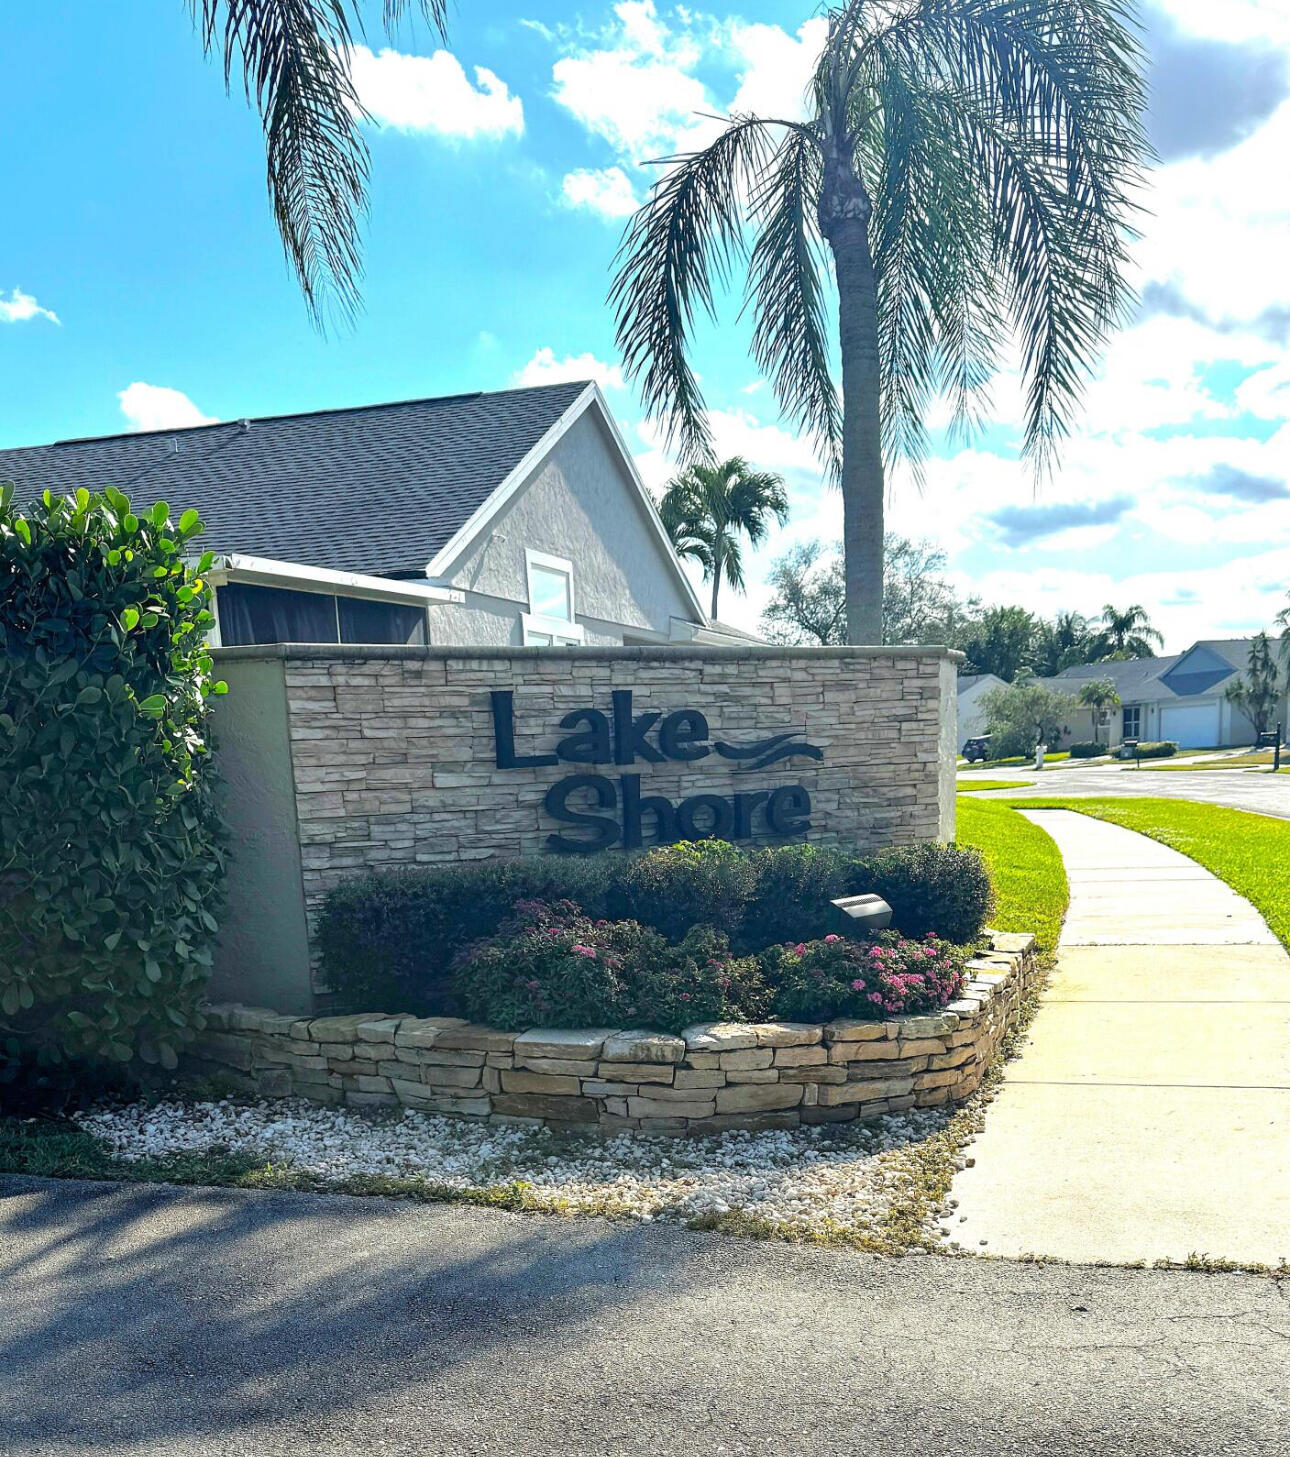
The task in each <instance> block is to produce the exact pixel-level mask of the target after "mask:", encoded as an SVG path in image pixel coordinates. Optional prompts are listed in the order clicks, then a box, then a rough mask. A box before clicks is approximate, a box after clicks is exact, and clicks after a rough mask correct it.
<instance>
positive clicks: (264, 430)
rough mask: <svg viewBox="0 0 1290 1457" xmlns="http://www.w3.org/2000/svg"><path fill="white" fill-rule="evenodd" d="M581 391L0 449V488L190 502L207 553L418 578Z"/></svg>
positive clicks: (546, 390) (532, 392)
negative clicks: (6, 484)
mask: <svg viewBox="0 0 1290 1457" xmlns="http://www.w3.org/2000/svg"><path fill="white" fill-rule="evenodd" d="M585 389H586V384H585V383H572V384H555V385H543V386H540V387H538V388H535V389H520V390H502V391H500V392H498V393H496V394H473V395H455V396H450V397H447V398H443V399H433V400H409V401H406V402H404V403H400V404H390V405H369V406H364V407H360V408H356V409H349V410H324V411H320V412H318V413H316V414H308V415H277V416H272V417H269V418H265V419H258V420H251V421H250V422H249V424H248V425H243V423H242V422H240V421H230V422H228V423H226V424H220V425H204V426H201V427H199V428H197V429H192V430H165V431H156V432H150V433H147V434H135V435H114V436H108V437H106V438H103V439H97V440H68V441H60V442H59V443H57V444H55V445H40V446H34V447H31V448H28V449H23V450H0V481H3V480H11V481H13V482H14V484H15V485H16V486H17V487H18V490H19V493H20V494H21V495H22V496H23V497H24V498H25V499H28V500H34V499H35V498H36V497H38V496H39V495H40V493H41V492H42V491H44V490H46V489H48V490H50V491H53V492H54V493H55V494H56V495H65V494H67V493H68V492H69V491H74V490H76V489H77V487H79V486H84V487H86V488H87V489H88V490H91V491H101V490H102V489H103V488H104V487H105V486H109V485H111V486H116V487H117V488H118V489H119V490H122V491H124V492H125V494H126V495H127V496H129V497H130V498H131V500H132V501H133V502H134V503H135V504H136V505H151V504H152V502H154V501H158V500H164V501H168V502H169V503H170V505H171V507H172V508H174V509H176V510H179V511H182V510H187V508H188V507H190V506H196V507H197V509H198V510H199V511H200V512H201V513H202V519H203V520H204V521H205V523H206V535H205V536H204V537H203V538H202V544H203V546H204V547H206V548H207V549H209V550H211V551H215V552H221V553H229V552H241V553H244V554H246V555H248V556H261V557H272V558H276V559H278V560H281V561H293V562H302V563H305V564H307V565H309V566H315V567H330V568H333V569H336V570H339V571H350V572H368V573H372V574H374V575H378V576H398V575H417V576H419V575H421V574H422V573H423V572H424V571H425V567H426V563H427V562H428V561H430V559H431V558H432V557H433V556H434V555H435V553H436V552H437V551H438V550H439V549H440V548H441V547H442V546H444V545H445V544H446V543H447V542H448V541H449V540H450V539H451V537H452V536H453V534H454V533H455V532H456V531H457V530H458V529H459V528H460V527H461V526H462V525H463V524H464V523H465V522H466V521H467V520H468V519H469V517H470V516H471V515H472V514H473V513H474V512H475V511H476V510H477V509H478V508H479V507H480V506H481V505H482V504H483V503H484V502H485V501H486V500H487V499H488V497H489V496H490V495H491V494H492V493H493V491H495V490H496V489H497V487H498V486H499V485H501V483H502V482H503V481H504V480H505V479H506V477H507V476H508V475H509V474H510V472H511V470H512V469H513V468H514V467H515V466H516V465H518V464H519V462H520V461H521V460H522V459H523V458H524V456H525V455H526V454H527V453H528V452H529V451H530V450H531V449H532V448H533V446H535V445H536V444H537V443H538V441H539V440H541V439H542V437H543V436H544V435H545V434H546V432H547V431H548V430H550V429H551V427H552V426H553V425H555V424H556V422H557V421H558V420H559V419H560V417H561V416H562V415H563V414H564V412H565V411H566V410H567V409H568V408H569V406H570V405H572V404H573V402H574V401H575V400H576V399H577V398H578V397H579V395H581V394H582V392H583V390H585Z"/></svg>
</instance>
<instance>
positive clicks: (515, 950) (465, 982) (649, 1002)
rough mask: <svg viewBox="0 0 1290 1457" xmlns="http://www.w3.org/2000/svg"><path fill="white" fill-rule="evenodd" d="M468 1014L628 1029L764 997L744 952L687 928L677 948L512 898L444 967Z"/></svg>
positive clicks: (620, 926) (724, 1013)
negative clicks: (495, 924) (484, 935)
mask: <svg viewBox="0 0 1290 1457" xmlns="http://www.w3.org/2000/svg"><path fill="white" fill-rule="evenodd" d="M453 974H454V977H455V980H456V983H457V988H458V995H459V999H460V1001H461V1003H462V1005H463V1007H464V1008H465V1010H466V1013H467V1015H468V1016H470V1017H472V1018H474V1019H475V1020H477V1021H481V1022H491V1023H493V1024H495V1025H497V1026H502V1027H553V1026H564V1027H570V1026H573V1027H576V1026H591V1027H595V1026H620V1027H621V1026H631V1025H637V1026H642V1027H650V1028H657V1029H659V1030H660V1031H664V1032H678V1031H680V1030H681V1028H683V1027H687V1026H689V1025H690V1024H691V1023H693V1022H714V1021H722V1020H726V1019H728V1018H748V1017H756V1016H759V1015H760V1014H761V1013H762V1012H763V1011H764V1010H765V1007H766V1005H767V1003H768V997H767V994H766V991H765V987H764V985H763V982H762V979H761V970H760V967H759V966H758V964H757V962H756V960H755V959H754V958H752V957H748V958H744V959H742V960H741V959H739V958H736V957H732V956H731V954H730V947H729V945H728V943H727V941H726V938H725V937H724V936H723V935H721V934H720V933H719V932H717V931H714V930H713V929H712V928H711V927H707V926H703V927H696V928H695V929H694V930H692V931H690V932H689V934H688V935H686V936H685V938H684V939H683V940H682V941H681V943H680V944H679V945H677V946H671V945H669V944H668V942H667V941H666V940H665V939H664V938H663V937H662V936H660V935H659V933H658V932H657V931H654V930H651V929H650V928H649V927H646V926H642V925H641V924H640V923H639V922H637V921H592V920H590V919H589V918H588V917H586V916H585V915H583V914H582V912H581V911H580V910H579V908H578V907H577V906H576V905H574V904H573V903H572V902H571V901H562V902H558V903H556V904H555V905H548V904H547V903H545V902H542V901H521V902H520V903H519V905H517V906H516V907H515V914H514V915H513V916H511V917H510V918H508V919H507V920H506V921H505V922H504V923H503V924H502V926H501V927H500V929H499V930H498V933H497V935H496V936H493V937H490V938H489V939H487V940H484V941H480V942H477V943H476V944H475V945H473V946H470V947H467V948H466V949H465V950H464V951H462V952H461V953H460V954H459V955H458V957H457V959H456V961H455V963H454V967H453Z"/></svg>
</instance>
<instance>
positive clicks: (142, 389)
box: [117, 380, 216, 430]
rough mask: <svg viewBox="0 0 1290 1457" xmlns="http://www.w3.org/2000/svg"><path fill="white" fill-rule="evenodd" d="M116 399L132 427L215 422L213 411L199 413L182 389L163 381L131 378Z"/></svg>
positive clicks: (179, 426)
mask: <svg viewBox="0 0 1290 1457" xmlns="http://www.w3.org/2000/svg"><path fill="white" fill-rule="evenodd" d="M117 399H118V400H119V401H120V403H121V413H122V414H123V415H124V416H125V418H126V419H127V420H128V421H129V422H130V428H131V429H132V430H188V429H191V428H192V426H194V425H214V424H215V423H216V420H215V417H214V416H213V415H203V414H202V412H201V411H200V410H199V409H198V408H197V406H196V405H194V404H193V402H192V401H191V400H190V399H189V398H188V396H187V395H186V394H184V392H183V391H182V390H172V389H170V388H169V387H168V386H166V385H158V384H144V382H143V381H142V380H135V382H134V383H133V384H132V385H129V386H128V387H127V388H125V389H123V390H122V391H121V392H120V393H119V394H118V395H117Z"/></svg>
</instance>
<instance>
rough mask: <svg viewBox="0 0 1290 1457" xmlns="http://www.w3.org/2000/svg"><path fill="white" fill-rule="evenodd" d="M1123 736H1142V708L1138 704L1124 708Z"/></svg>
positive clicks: (1131, 737) (1137, 737)
mask: <svg viewBox="0 0 1290 1457" xmlns="http://www.w3.org/2000/svg"><path fill="white" fill-rule="evenodd" d="M1124 737H1125V738H1126V739H1140V738H1141V737H1142V709H1141V707H1140V706H1139V705H1136V704H1135V705H1134V707H1132V708H1126V709H1125V710H1124Z"/></svg>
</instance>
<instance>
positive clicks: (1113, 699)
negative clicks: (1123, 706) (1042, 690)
mask: <svg viewBox="0 0 1290 1457" xmlns="http://www.w3.org/2000/svg"><path fill="white" fill-rule="evenodd" d="M1076 697H1077V699H1078V700H1079V702H1080V703H1081V704H1082V705H1083V706H1084V707H1085V708H1091V709H1092V710H1093V742H1094V743H1095V744H1100V743H1101V742H1102V732H1101V724H1102V716H1103V715H1104V714H1105V713H1106V712H1107V711H1108V710H1109V709H1112V708H1119V706H1120V695H1119V693H1118V692H1117V691H1116V687H1115V683H1114V681H1113V680H1112V679H1110V678H1094V679H1092V680H1091V681H1090V682H1088V683H1085V684H1084V685H1083V686H1082V687H1081V688H1080V690H1079V692H1078V694H1076Z"/></svg>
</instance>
